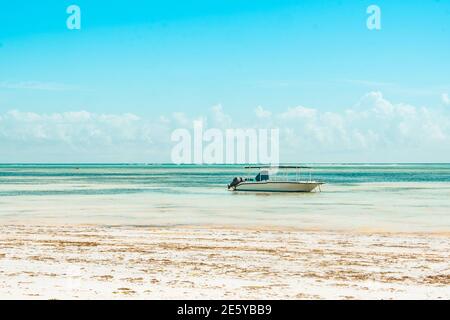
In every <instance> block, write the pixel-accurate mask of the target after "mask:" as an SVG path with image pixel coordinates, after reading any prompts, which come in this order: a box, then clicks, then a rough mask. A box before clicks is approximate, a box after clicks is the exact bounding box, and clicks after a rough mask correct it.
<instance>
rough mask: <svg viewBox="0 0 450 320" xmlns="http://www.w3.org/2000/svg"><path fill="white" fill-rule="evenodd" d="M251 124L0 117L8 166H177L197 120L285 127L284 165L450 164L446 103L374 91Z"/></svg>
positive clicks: (219, 115) (76, 114) (263, 115)
mask: <svg viewBox="0 0 450 320" xmlns="http://www.w3.org/2000/svg"><path fill="white" fill-rule="evenodd" d="M442 98H443V101H444V96H443V97H442ZM447 98H448V96H447ZM248 118H249V117H245V119H247V120H243V119H233V118H232V117H231V116H230V115H229V114H227V113H226V110H225V108H224V107H222V106H221V105H216V106H213V107H212V108H211V109H210V110H208V112H207V113H206V114H202V115H192V114H186V113H184V112H174V113H171V114H161V115H160V116H159V118H156V119H147V118H142V117H140V116H139V115H136V114H133V113H123V114H99V113H93V112H89V111H84V110H81V111H73V112H61V113H51V114H46V113H36V112H24V111H20V110H10V111H6V112H4V113H1V114H0V148H1V150H2V152H1V153H0V162H170V153H171V148H172V147H173V145H174V143H173V142H171V141H170V135H171V132H172V131H173V130H174V129H177V128H186V129H190V130H192V121H194V120H203V121H204V123H205V127H207V128H219V129H228V128H243V129H245V128H279V129H280V160H281V162H450V108H448V106H445V103H444V105H443V106H435V107H426V106H413V105H410V104H405V103H394V102H391V101H389V100H387V99H386V98H385V97H384V96H383V94H382V93H381V92H377V91H373V92H369V93H367V94H365V95H364V96H363V97H361V98H360V99H359V100H358V101H357V102H356V103H355V104H354V105H353V106H351V107H349V108H347V109H343V110H340V111H323V110H319V109H316V108H313V107H307V106H302V105H297V106H293V107H287V108H285V109H284V110H283V111H281V112H274V111H272V110H268V109H265V108H264V107H263V106H257V107H256V108H254V109H253V110H252V117H251V118H252V119H253V120H251V121H249V120H248Z"/></svg>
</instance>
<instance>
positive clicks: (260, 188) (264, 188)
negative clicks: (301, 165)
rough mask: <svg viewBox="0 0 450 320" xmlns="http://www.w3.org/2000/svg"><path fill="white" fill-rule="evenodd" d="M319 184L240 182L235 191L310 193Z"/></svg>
mask: <svg viewBox="0 0 450 320" xmlns="http://www.w3.org/2000/svg"><path fill="white" fill-rule="evenodd" d="M321 184H323V183H321V182H315V181H308V182H301V181H300V182H293V181H291V182H288V181H261V182H242V183H240V184H238V185H237V186H236V187H235V188H234V190H235V191H257V192H311V191H313V190H314V189H316V188H317V187H319V186H320V185H321Z"/></svg>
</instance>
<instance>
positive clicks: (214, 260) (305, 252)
mask: <svg viewBox="0 0 450 320" xmlns="http://www.w3.org/2000/svg"><path fill="white" fill-rule="evenodd" d="M449 261H450V235H448V234H439V233H438V234H420V233H414V234H412V233H410V234H402V233H357V232H352V233H350V232H345V233H344V232H326V231H320V232H318V231H301V230H295V229H289V228H273V229H271V228H265V229H263V228H258V229H252V228H248V227H247V228H229V227H207V226H199V227H146V226H101V225H36V224H26V225H25V224H23V225H2V226H0V298H3V299H14V298H23V299H80V298H86V299H130V298H132V299H166V298H171V299H266V298H267V299H450V263H449Z"/></svg>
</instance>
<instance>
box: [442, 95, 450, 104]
mask: <svg viewBox="0 0 450 320" xmlns="http://www.w3.org/2000/svg"><path fill="white" fill-rule="evenodd" d="M441 98H442V102H443V103H444V104H447V105H450V98H449V96H448V93H443V94H442V96H441Z"/></svg>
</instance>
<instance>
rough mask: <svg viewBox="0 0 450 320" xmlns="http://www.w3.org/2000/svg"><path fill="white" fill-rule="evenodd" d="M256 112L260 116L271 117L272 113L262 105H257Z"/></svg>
mask: <svg viewBox="0 0 450 320" xmlns="http://www.w3.org/2000/svg"><path fill="white" fill-rule="evenodd" d="M255 114H256V116H257V117H258V118H269V117H270V116H271V115H272V112H270V111H269V110H265V109H264V108H263V107H261V106H257V107H256V109H255Z"/></svg>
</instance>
